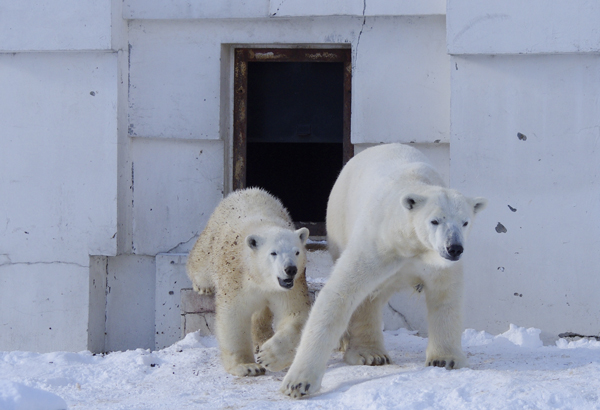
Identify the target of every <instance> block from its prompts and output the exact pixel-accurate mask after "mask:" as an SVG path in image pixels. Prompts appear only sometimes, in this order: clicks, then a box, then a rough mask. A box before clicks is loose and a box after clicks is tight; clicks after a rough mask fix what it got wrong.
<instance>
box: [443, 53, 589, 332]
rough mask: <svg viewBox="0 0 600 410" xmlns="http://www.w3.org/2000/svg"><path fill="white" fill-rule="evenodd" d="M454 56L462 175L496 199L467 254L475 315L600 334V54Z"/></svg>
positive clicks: (478, 320)
mask: <svg viewBox="0 0 600 410" xmlns="http://www.w3.org/2000/svg"><path fill="white" fill-rule="evenodd" d="M452 67H453V70H452V84H453V85H452V100H451V103H452V144H451V156H452V168H451V175H450V179H451V185H452V187H453V188H456V189H459V190H461V191H463V192H464V193H465V194H467V195H481V196H484V197H486V198H488V200H489V206H488V208H487V209H486V210H485V211H483V212H482V213H481V215H480V216H478V218H477V220H476V221H475V223H474V225H473V231H472V235H471V237H470V238H469V242H468V246H467V247H466V251H465V254H464V263H465V301H466V325H467V326H468V327H472V328H475V329H481V330H486V331H488V332H490V333H492V334H497V333H499V332H503V331H506V329H507V328H508V325H509V324H510V323H518V324H519V325H520V326H525V327H536V328H539V329H542V330H544V331H545V332H549V333H552V334H554V335H557V334H559V333H562V332H566V331H572V332H576V333H579V334H596V333H598V331H599V330H600V316H598V315H595V314H594V315H591V314H590V312H598V311H600V301H599V299H598V295H597V289H599V288H600V276H599V275H597V274H596V272H597V266H599V264H600V253H599V252H597V250H598V249H600V201H599V200H598V199H599V198H598V187H599V186H600V180H599V179H598V176H599V175H600V162H599V161H598V152H599V151H598V150H599V148H598V141H600V131H599V130H600V100H599V99H598V95H600V77H599V75H598V73H600V57H599V56H598V55H585V54H579V55H576V54H571V55H528V56H467V57H455V58H454V59H453V62H452ZM542 337H544V334H542Z"/></svg>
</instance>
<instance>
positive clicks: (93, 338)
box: [88, 256, 108, 353]
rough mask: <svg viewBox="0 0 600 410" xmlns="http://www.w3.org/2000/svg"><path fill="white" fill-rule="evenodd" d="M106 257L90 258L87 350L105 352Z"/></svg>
mask: <svg viewBox="0 0 600 410" xmlns="http://www.w3.org/2000/svg"><path fill="white" fill-rule="evenodd" d="M107 275H108V257H106V256H90V278H89V289H90V298H89V307H88V318H89V319H88V350H89V351H91V352H93V353H101V352H105V351H106V350H105V348H104V341H105V334H106V282H107V280H108V277H107Z"/></svg>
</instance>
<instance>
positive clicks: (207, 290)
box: [192, 283, 215, 295]
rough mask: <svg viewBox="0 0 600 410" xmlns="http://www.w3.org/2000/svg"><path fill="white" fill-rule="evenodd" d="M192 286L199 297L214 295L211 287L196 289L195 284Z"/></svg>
mask: <svg viewBox="0 0 600 410" xmlns="http://www.w3.org/2000/svg"><path fill="white" fill-rule="evenodd" d="M192 286H193V288H194V290H195V291H196V292H197V293H198V294H199V295H212V294H214V293H215V289H214V288H211V287H198V286H197V285H196V284H195V283H194V284H193V285H192Z"/></svg>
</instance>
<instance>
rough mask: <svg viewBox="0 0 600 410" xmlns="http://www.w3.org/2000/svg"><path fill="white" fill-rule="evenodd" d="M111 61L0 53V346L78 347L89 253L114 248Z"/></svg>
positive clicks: (98, 55) (110, 57)
mask: <svg viewBox="0 0 600 410" xmlns="http://www.w3.org/2000/svg"><path fill="white" fill-rule="evenodd" d="M115 63H116V55H115V54H113V53H105V52H94V53H86V54H85V55H82V54H76V53H14V54H13V53H11V54H0V89H2V97H1V98H0V123H1V124H2V138H1V140H2V149H0V175H2V178H0V197H1V198H2V200H1V201H0V218H1V220H2V222H1V227H0V230H1V232H2V234H1V235H0V301H1V302H0V303H1V304H2V308H0V349H9V350H10V349H24V350H58V349H68V350H81V349H85V348H87V342H88V332H87V328H88V309H87V307H88V305H89V292H90V288H89V260H90V257H89V255H114V254H115V252H116V239H115V234H116V232H117V227H116V216H117V208H116V194H117V191H116V184H115V183H116V179H117V177H116V167H117V162H116V153H117V145H116V117H117V106H116V92H117V81H116V79H117V70H116V65H115ZM65 312H68V314H65Z"/></svg>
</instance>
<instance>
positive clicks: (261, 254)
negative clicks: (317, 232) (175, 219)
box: [187, 188, 310, 376]
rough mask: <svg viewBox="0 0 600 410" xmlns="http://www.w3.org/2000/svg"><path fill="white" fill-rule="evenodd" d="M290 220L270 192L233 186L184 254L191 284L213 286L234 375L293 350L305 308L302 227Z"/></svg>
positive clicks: (253, 371) (208, 289)
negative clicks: (188, 252) (234, 188)
mask: <svg viewBox="0 0 600 410" xmlns="http://www.w3.org/2000/svg"><path fill="white" fill-rule="evenodd" d="M292 227H293V223H292V221H291V219H290V216H289V214H288V212H287V210H286V209H285V208H284V207H283V205H282V204H281V202H280V201H279V200H278V199H276V198H275V197H273V196H272V195H270V194H268V193H267V192H265V191H263V190H261V189H258V188H250V189H245V190H240V191H235V192H233V193H232V194H230V195H229V196H227V197H226V198H225V199H223V200H222V201H221V203H220V204H219V205H218V206H217V208H216V209H215V211H214V213H213V214H212V215H211V217H210V219H209V221H208V224H207V225H206V228H205V229H204V231H203V232H202V233H201V234H200V237H199V238H198V240H197V241H196V244H195V245H194V247H193V249H192V251H191V252H190V255H189V257H188V262H187V272H188V276H189V277H190V279H191V280H192V282H193V285H194V290H196V291H197V292H198V293H200V294H210V293H215V297H216V335H217V339H218V341H219V347H220V349H221V359H222V361H223V365H224V367H225V370H227V371H228V372H229V373H231V374H233V375H236V376H256V375H259V374H264V373H265V368H267V369H269V370H272V371H279V370H282V369H284V368H286V367H288V366H289V365H290V364H291V363H292V360H293V358H294V354H295V350H296V346H297V344H298V341H299V339H300V332H301V330H302V327H303V325H304V322H305V321H306V318H307V317H308V311H309V309H310V301H309V298H308V289H307V285H306V277H305V265H306V250H305V244H306V240H307V239H308V234H309V232H308V229H306V228H301V229H298V230H293V229H292ZM256 347H258V354H257V358H256V362H255V360H254V351H255V349H256Z"/></svg>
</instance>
